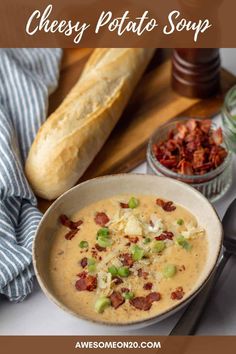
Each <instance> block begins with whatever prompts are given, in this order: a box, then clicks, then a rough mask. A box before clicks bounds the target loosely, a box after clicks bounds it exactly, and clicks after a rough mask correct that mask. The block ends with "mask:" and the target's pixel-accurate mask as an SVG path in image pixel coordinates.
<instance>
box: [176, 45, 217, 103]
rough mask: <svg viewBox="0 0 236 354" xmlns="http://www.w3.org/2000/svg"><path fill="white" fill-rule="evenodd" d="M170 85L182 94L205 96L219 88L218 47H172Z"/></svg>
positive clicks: (213, 93) (210, 94) (214, 92)
mask: <svg viewBox="0 0 236 354" xmlns="http://www.w3.org/2000/svg"><path fill="white" fill-rule="evenodd" d="M172 87H173V89H174V90H175V91H176V92H178V93H179V94H180V95H182V96H187V97H198V98H207V97H210V96H213V95H215V94H216V93H217V92H218V91H219V88H220V54H219V49H218V48H189V49H187V48H180V49H174V51H173V56H172Z"/></svg>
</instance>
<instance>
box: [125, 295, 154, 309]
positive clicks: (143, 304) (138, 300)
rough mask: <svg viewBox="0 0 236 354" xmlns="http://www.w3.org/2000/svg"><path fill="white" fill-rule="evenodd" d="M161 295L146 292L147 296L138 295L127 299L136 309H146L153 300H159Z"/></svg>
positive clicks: (150, 305)
mask: <svg viewBox="0 0 236 354" xmlns="http://www.w3.org/2000/svg"><path fill="white" fill-rule="evenodd" d="M160 299H161V295H160V294H159V293H157V292H153V293H150V294H148V295H147V296H145V297H144V296H139V297H135V298H134V299H131V300H129V302H130V304H131V305H132V306H134V307H135V308H136V309H138V310H143V311H148V310H150V308H151V307H152V303H153V302H154V301H159V300H160Z"/></svg>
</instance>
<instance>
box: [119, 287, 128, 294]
mask: <svg viewBox="0 0 236 354" xmlns="http://www.w3.org/2000/svg"><path fill="white" fill-rule="evenodd" d="M120 291H121V292H122V293H128V292H129V289H128V288H121V289H120Z"/></svg>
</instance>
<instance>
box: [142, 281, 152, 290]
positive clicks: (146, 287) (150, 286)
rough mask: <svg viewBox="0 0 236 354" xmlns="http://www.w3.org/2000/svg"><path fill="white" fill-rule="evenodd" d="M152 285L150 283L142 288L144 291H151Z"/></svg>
mask: <svg viewBox="0 0 236 354" xmlns="http://www.w3.org/2000/svg"><path fill="white" fill-rule="evenodd" d="M152 286H153V284H152V283H151V282H149V283H146V284H144V286H143V288H144V290H151V289H152Z"/></svg>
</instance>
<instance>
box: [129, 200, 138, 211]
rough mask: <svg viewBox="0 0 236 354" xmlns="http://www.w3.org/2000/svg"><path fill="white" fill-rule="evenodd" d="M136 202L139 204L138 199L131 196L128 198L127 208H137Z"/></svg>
mask: <svg viewBox="0 0 236 354" xmlns="http://www.w3.org/2000/svg"><path fill="white" fill-rule="evenodd" d="M138 204H139V201H138V199H136V198H134V197H131V198H130V200H129V203H128V205H129V208H131V209H135V208H137V206H138Z"/></svg>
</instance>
